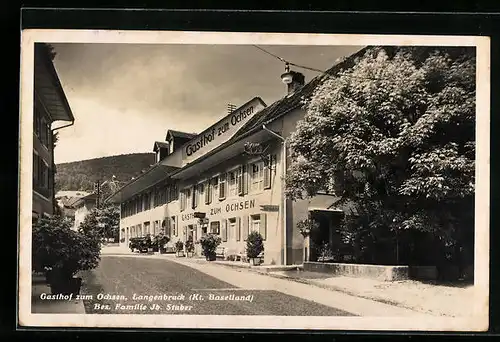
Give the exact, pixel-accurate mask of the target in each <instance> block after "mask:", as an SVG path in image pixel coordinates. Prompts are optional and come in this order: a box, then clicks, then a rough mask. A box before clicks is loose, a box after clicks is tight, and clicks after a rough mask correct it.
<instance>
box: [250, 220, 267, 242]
mask: <svg viewBox="0 0 500 342" xmlns="http://www.w3.org/2000/svg"><path fill="white" fill-rule="evenodd" d="M250 231H255V232H259V233H260V235H262V239H263V240H265V239H266V238H267V227H266V214H257V215H252V216H250Z"/></svg>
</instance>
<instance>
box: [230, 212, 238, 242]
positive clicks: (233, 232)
mask: <svg viewBox="0 0 500 342" xmlns="http://www.w3.org/2000/svg"><path fill="white" fill-rule="evenodd" d="M227 222H228V232H227V233H228V234H227V235H228V237H227V238H228V240H236V241H239V240H240V236H239V232H237V231H236V229H237V228H238V230H239V227H237V226H236V223H237V220H236V217H233V218H230V219H229V220H227Z"/></svg>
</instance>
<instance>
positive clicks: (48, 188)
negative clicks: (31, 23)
mask: <svg viewBox="0 0 500 342" xmlns="http://www.w3.org/2000/svg"><path fill="white" fill-rule="evenodd" d="M34 75H35V77H34V88H35V91H34V98H33V107H34V113H33V209H32V217H33V220H36V219H37V218H39V217H41V216H42V215H52V214H53V213H54V211H55V209H56V205H57V204H56V201H55V193H54V175H55V172H56V168H55V163H54V146H55V144H54V132H55V131H56V130H58V129H59V128H63V127H67V126H69V125H72V124H73V122H74V121H75V118H74V117H73V113H72V112H71V108H70V106H69V104H68V100H67V99H66V96H65V94H64V91H63V89H62V86H61V83H60V81H59V77H58V76H57V72H56V70H55V68H54V64H53V63H52V57H51V51H50V50H49V47H48V46H47V45H45V44H39V43H37V44H35V65H34ZM56 121H66V122H70V124H69V125H64V126H61V127H59V128H53V127H52V124H53V123H54V122H56Z"/></svg>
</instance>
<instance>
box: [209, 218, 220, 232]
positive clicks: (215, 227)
mask: <svg viewBox="0 0 500 342" xmlns="http://www.w3.org/2000/svg"><path fill="white" fill-rule="evenodd" d="M210 233H211V234H220V222H219V221H214V222H210Z"/></svg>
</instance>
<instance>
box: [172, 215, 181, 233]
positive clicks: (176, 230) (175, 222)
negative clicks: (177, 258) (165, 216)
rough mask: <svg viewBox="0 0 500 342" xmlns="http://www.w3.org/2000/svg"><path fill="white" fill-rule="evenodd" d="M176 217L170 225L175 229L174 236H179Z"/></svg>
mask: <svg viewBox="0 0 500 342" xmlns="http://www.w3.org/2000/svg"><path fill="white" fill-rule="evenodd" d="M177 217H178V216H174V221H173V222H172V225H173V227H174V229H175V236H179V227H178V226H177Z"/></svg>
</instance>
